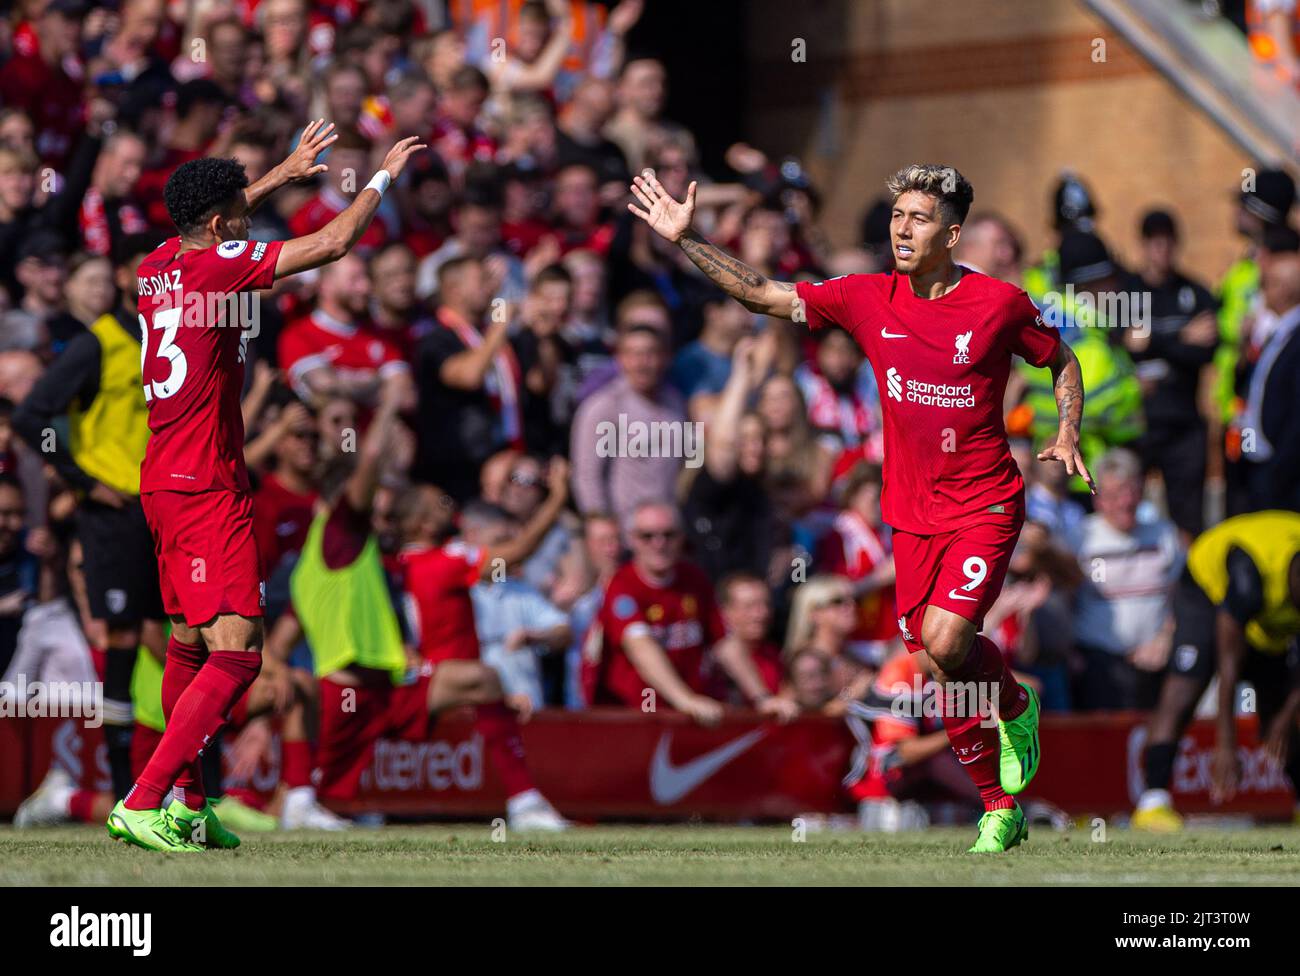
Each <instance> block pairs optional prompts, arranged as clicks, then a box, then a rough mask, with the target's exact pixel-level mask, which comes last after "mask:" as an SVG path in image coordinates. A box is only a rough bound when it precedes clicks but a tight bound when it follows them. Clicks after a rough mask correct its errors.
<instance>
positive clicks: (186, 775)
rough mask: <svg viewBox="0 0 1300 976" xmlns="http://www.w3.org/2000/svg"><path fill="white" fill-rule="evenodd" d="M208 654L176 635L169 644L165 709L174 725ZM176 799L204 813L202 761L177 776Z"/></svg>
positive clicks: (164, 676) (191, 764) (165, 683)
mask: <svg viewBox="0 0 1300 976" xmlns="http://www.w3.org/2000/svg"><path fill="white" fill-rule="evenodd" d="M207 656H208V655H207V652H206V651H205V650H204V649H203V648H202V647H200V646H199V645H197V644H186V643H184V642H183V641H179V640H177V639H176V636H175V635H174V634H173V635H172V637H171V639H170V640H169V641H168V642H167V666H166V667H165V668H164V669H163V680H162V707H163V717H164V718H165V719H167V724H168V725H169V726H170V725H171V717H172V711H173V710H174V709H175V708H176V702H177V701H179V700H180V697H181V695H182V694H184V693H185V689H186V688H188V687H189V686H190V682H191V681H193V680H194V678H195V676H196V675H197V674H198V673H199V669H200V668H202V667H203V662H204V661H205V660H206V659H207ZM174 792H175V795H176V798H177V799H178V800H180V801H181V802H182V803H184V804H185V805H186V806H187V807H189V808H190V809H191V810H202V809H203V804H204V802H205V800H204V796H203V767H202V764H201V762H200V761H199V760H198V759H195V760H194V762H192V763H188V764H186V766H185V768H184V769H182V770H181V773H180V775H179V776H177V777H176V784H175V787H174Z"/></svg>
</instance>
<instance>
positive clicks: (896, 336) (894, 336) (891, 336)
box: [880, 327, 907, 339]
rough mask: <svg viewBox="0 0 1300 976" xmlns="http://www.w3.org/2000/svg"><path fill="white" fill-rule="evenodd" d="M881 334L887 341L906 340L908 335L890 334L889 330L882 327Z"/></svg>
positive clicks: (901, 333) (903, 333)
mask: <svg viewBox="0 0 1300 976" xmlns="http://www.w3.org/2000/svg"><path fill="white" fill-rule="evenodd" d="M880 334H881V335H882V336H884V337H885V338H886V339H906V338H907V333H906V332H890V331H889V330H888V329H886V328H883V327H882V328H881V330H880Z"/></svg>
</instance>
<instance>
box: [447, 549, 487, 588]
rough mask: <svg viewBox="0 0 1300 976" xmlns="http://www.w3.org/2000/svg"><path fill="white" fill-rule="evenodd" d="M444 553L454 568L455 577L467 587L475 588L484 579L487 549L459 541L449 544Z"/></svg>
mask: <svg viewBox="0 0 1300 976" xmlns="http://www.w3.org/2000/svg"><path fill="white" fill-rule="evenodd" d="M442 551H443V553H444V554H445V555H446V556H447V559H448V561H450V562H451V564H452V566H453V571H452V575H453V577H455V578H456V579H458V580H461V581H463V582H464V584H465V585H466V586H473V585H474V584H475V583H477V582H478V581H479V580H480V579H481V578H482V575H483V564H484V563H485V562H487V550H486V549H480V548H479V547H478V546H471V545H470V544H469V543H467V542H460V541H457V542H449V543H447V545H445V546H444V547H443V550H442Z"/></svg>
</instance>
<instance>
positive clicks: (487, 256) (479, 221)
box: [415, 186, 527, 302]
mask: <svg viewBox="0 0 1300 976" xmlns="http://www.w3.org/2000/svg"><path fill="white" fill-rule="evenodd" d="M452 226H453V227H454V228H455V232H454V233H453V234H452V235H451V236H450V237H449V238H447V239H446V241H444V242H443V244H442V246H441V247H439V248H438V249H437V250H436V251H434V252H433V253H432V254H430V255H428V256H427V257H425V258H423V259H422V260H421V261H420V267H419V271H418V273H417V277H416V283H415V293H416V294H417V295H419V296H420V297H421V298H428V297H430V296H431V295H432V294H433V293H434V292H435V291H439V290H441V287H442V286H441V282H440V281H439V273H440V272H441V270H442V266H443V265H444V264H446V263H447V262H448V261H451V260H453V259H455V258H462V257H467V258H473V259H474V260H476V261H482V262H485V263H486V264H487V266H488V267H489V268H490V269H491V273H492V277H493V279H494V280H493V288H492V291H491V292H490V293H489V294H488V296H487V297H488V298H489V299H490V298H492V297H493V296H495V297H497V298H500V299H502V301H504V302H516V301H521V300H522V299H523V297H524V293H525V291H526V288H527V282H526V281H525V280H524V268H523V264H522V263H520V261H519V259H518V258H517V257H515V256H514V255H513V254H511V253H510V252H509V250H507V249H506V247H505V246H504V245H503V244H502V242H501V201H500V196H499V193H498V191H497V189H496V187H495V186H490V187H475V188H473V189H471V190H470V191H468V192H467V193H466V195H465V196H464V198H463V199H462V201H461V203H460V204H459V205H458V206H457V207H456V208H455V209H454V210H453V212H452Z"/></svg>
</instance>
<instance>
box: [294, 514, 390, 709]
mask: <svg viewBox="0 0 1300 976" xmlns="http://www.w3.org/2000/svg"><path fill="white" fill-rule="evenodd" d="M326 518H327V516H325V515H318V516H317V517H316V518H315V519H313V520H312V523H311V528H310V529H309V530H308V531H307V541H306V543H305V544H304V545H303V547H302V555H301V556H299V557H298V565H297V566H295V567H294V570H293V574H292V575H291V576H290V577H289V592H290V594H291V595H292V596H293V609H294V612H295V613H296V614H297V615H298V621H299V622H300V623H301V624H302V629H303V633H305V634H306V635H307V642H308V643H309V644H310V645H311V650H312V656H313V657H314V658H315V661H316V675H317V677H324V676H325V675H327V674H332V673H333V672H335V671H341V670H343V669H344V668H347V667H350V666H353V665H355V666H356V667H361V668H373V669H375V670H377V671H388V672H390V673H391V674H392V677H393V683H394V684H400V683H401V681H402V679H403V677H404V675H405V673H406V651H405V649H404V648H403V646H402V632H401V628H399V627H398V624H397V614H396V613H394V612H393V604H392V600H391V598H390V597H389V594H388V584H387V582H386V581H385V579H384V567H383V564H382V563H381V562H380V560H379V544H378V543H377V542H376V541H375V537H374V536H373V535H372V536H370V537H369V538H368V539H366V545H365V548H363V549H362V550H361V555H359V556H358V557H357V558H356V559H354V560H353V561H352V562H351V563H349V564H348V565H347V566H344V567H343V568H341V569H330V568H329V567H328V566H327V565H325V553H324V549H323V548H322V545H321V542H322V540H323V538H324V535H325V521H326Z"/></svg>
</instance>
